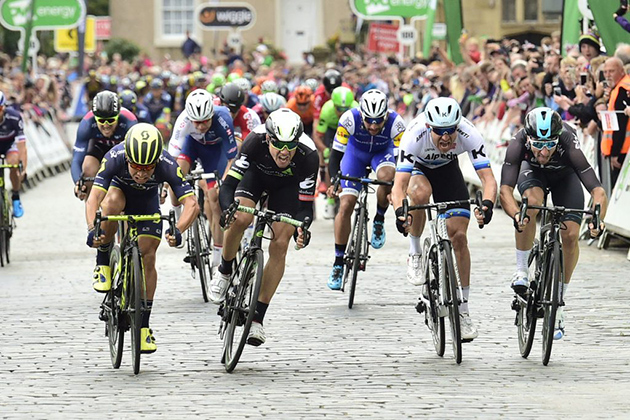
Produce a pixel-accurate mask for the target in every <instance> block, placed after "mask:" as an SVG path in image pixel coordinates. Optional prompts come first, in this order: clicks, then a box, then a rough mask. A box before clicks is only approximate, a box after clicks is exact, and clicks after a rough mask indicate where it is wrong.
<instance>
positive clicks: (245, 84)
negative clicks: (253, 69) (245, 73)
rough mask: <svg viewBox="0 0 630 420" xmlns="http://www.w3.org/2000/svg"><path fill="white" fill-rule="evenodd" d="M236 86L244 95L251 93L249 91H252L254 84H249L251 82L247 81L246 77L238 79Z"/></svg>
mask: <svg viewBox="0 0 630 420" xmlns="http://www.w3.org/2000/svg"><path fill="white" fill-rule="evenodd" d="M234 84H235V85H236V86H238V87H240V88H241V89H242V90H243V92H244V93H249V91H250V90H252V84H251V83H250V82H249V80H247V79H245V78H244V77H241V78H240V79H236V80H235V81H234Z"/></svg>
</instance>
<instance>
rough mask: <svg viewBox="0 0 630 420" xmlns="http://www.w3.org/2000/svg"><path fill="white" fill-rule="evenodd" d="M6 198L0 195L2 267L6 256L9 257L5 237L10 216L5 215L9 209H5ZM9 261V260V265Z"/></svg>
mask: <svg viewBox="0 0 630 420" xmlns="http://www.w3.org/2000/svg"><path fill="white" fill-rule="evenodd" d="M4 200H5V197H4V194H0V267H4V256H5V253H6V255H9V252H8V251H6V249H7V246H8V245H7V239H6V235H5V229H6V228H7V227H8V226H7V220H8V215H5V212H6V211H8V208H6V207H5V201H4ZM8 263H9V260H8V258H7V264H8Z"/></svg>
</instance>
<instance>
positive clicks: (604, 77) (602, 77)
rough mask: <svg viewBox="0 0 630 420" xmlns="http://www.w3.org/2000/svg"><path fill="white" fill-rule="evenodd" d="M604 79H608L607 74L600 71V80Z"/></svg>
mask: <svg viewBox="0 0 630 420" xmlns="http://www.w3.org/2000/svg"><path fill="white" fill-rule="evenodd" d="M604 80H606V76H604V72H603V71H600V72H599V81H600V82H603V81H604Z"/></svg>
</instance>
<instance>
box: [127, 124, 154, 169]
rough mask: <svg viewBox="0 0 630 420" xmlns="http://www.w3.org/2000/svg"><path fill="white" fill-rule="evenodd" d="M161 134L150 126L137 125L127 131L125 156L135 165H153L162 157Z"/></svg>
mask: <svg viewBox="0 0 630 420" xmlns="http://www.w3.org/2000/svg"><path fill="white" fill-rule="evenodd" d="M162 143H163V140H162V134H161V133H160V130H158V129H157V128H156V127H154V126H152V125H151V124H147V123H139V124H136V125H134V126H133V127H131V128H130V129H129V131H127V135H126V136H125V155H126V156H127V160H128V161H129V162H131V163H135V164H136V165H153V164H154V163H157V161H158V159H159V158H160V156H161V155H162Z"/></svg>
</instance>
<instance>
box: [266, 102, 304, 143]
mask: <svg viewBox="0 0 630 420" xmlns="http://www.w3.org/2000/svg"><path fill="white" fill-rule="evenodd" d="M265 128H266V129H267V134H268V135H269V137H271V138H272V139H273V140H277V141H281V142H283V143H290V142H293V141H299V139H300V137H301V136H302V133H304V124H302V119H301V118H300V116H299V115H298V114H296V113H295V112H293V111H291V110H290V109H288V108H281V109H278V110H277V111H273V112H272V113H271V114H269V118H267V121H266V122H265Z"/></svg>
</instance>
